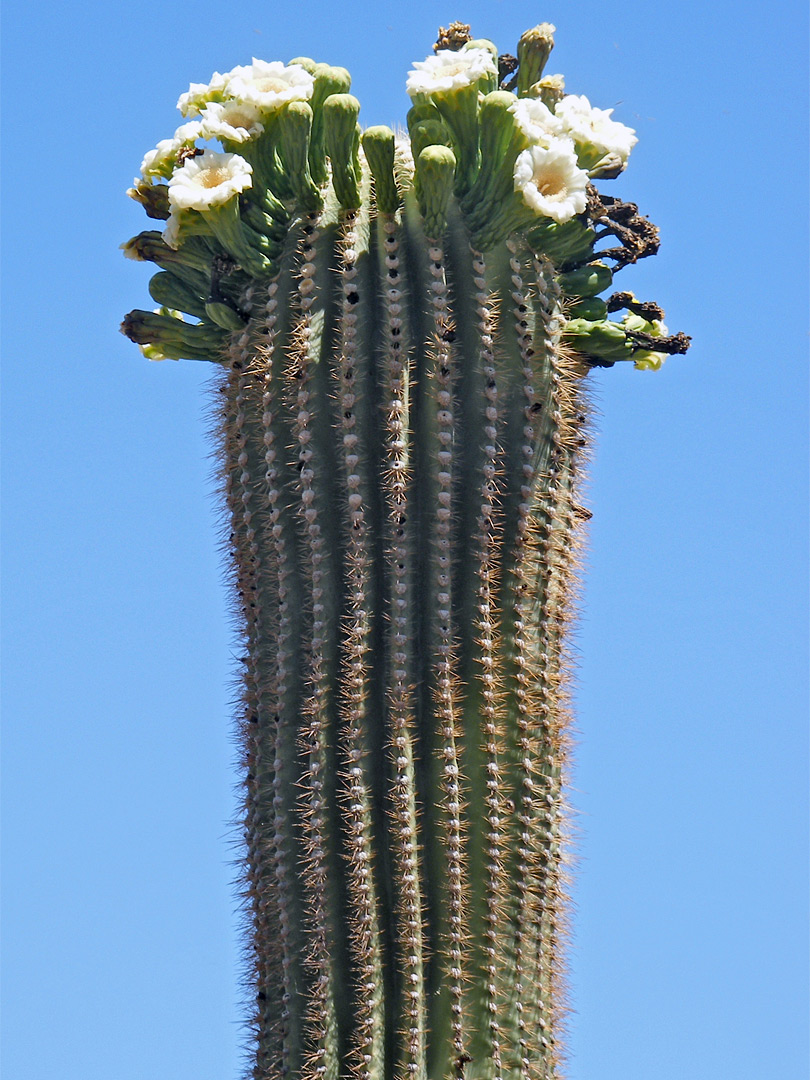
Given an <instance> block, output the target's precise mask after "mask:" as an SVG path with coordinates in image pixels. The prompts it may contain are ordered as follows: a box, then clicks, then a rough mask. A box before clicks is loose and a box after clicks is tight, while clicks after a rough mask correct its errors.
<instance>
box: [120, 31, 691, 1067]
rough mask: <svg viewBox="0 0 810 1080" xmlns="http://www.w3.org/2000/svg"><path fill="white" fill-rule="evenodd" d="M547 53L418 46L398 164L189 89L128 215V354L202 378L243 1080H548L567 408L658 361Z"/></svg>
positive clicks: (245, 104)
mask: <svg viewBox="0 0 810 1080" xmlns="http://www.w3.org/2000/svg"><path fill="white" fill-rule="evenodd" d="M553 30H554V28H553V27H552V26H550V25H549V24H547V23H544V24H541V25H540V26H537V27H535V28H534V29H532V30H530V31H527V32H526V33H525V34H524V35H523V36H522V37H521V39H520V42H519V43H518V47H517V57H516V58H515V57H513V56H509V55H499V54H498V50H497V49H496V47H495V46H494V45H493V44H492V42H490V41H487V40H483V39H478V40H475V39H472V37H471V35H470V33H469V27H467V26H464V25H463V24H459V23H454V24H453V25H452V26H451V27H450V28H449V29H444V28H443V29H442V30H441V31H440V35H439V41H438V42H437V45H436V47H435V50H434V54H433V55H431V56H429V57H428V58H427V59H426V60H424V61H422V62H419V63H416V64H415V65H414V68H413V70H412V71H411V72H410V75H409V77H408V82H407V90H408V94H409V95H410V98H411V106H410V110H409V112H408V114H407V135H406V134H400V135H397V134H395V133H394V132H393V131H392V130H390V129H389V128H387V127H381V126H377V127H371V128H368V129H366V130H365V131H363V130H362V129H361V127H360V126H359V124H358V115H359V113H360V102H359V101H358V100H357V99H356V98H355V97H354V96H353V95H352V94H351V93H350V85H351V79H350V76H349V73H348V72H347V71H346V70H345V69H344V68H341V67H333V66H330V65H329V64H325V63H318V62H315V61H314V60H311V59H309V58H307V57H298V58H296V59H294V60H292V61H290V62H289V63H288V64H283V63H280V62H273V63H267V62H264V61H261V60H253V62H252V64H251V65H249V66H243V67H237V68H235V69H234V70H233V71H230V72H228V73H227V74H219V73H216V74H215V75H214V76H212V78H211V80H210V82H209V83H208V84H194V85H192V86H191V87H190V88H189V90H188V92H187V93H185V94H183V95H182V97H181V98H180V101H179V103H178V105H179V108H180V110H181V112H182V113H183V115H184V117H185V122H184V123H183V125H182V126H181V127H180V128H178V130H177V132H176V133H175V135H174V137H173V138H172V139H167V140H164V141H163V142H161V143H159V144H158V146H157V147H156V148H155V149H154V150H153V151H151V152H150V153H148V154H147V155H146V157H145V158H144V160H143V163H142V166H141V177H140V178H139V179H137V180H136V181H135V183H134V185H133V187H132V188H131V189H130V191H129V194H130V196H131V197H132V198H134V199H136V200H137V201H138V202H140V203H141V204H142V205H143V207H144V209H145V211H146V213H147V215H148V216H149V217H150V218H152V219H153V220H154V221H155V222H156V223H162V228H161V229H160V230H159V229H154V230H150V231H146V232H142V233H140V234H139V235H138V236H136V237H134V238H133V239H132V240H130V241H129V242H128V243H126V244H125V245H124V251H125V254H127V255H128V256H129V257H131V258H134V259H139V260H147V261H151V262H154V263H155V264H157V266H158V268H159V269H158V272H157V273H156V274H155V275H154V276H153V278H152V280H151V282H150V285H149V289H150V292H151V295H152V297H153V299H154V301H155V302H156V303H157V304H158V309H157V310H156V311H140V310H136V311H133V312H131V313H130V314H129V315H128V316H127V317H126V319H125V321H124V324H123V330H124V332H125V333H126V334H127V335H128V336H129V337H130V338H132V340H133V341H135V342H137V343H138V344H139V345H140V346H141V348H142V350H143V352H144V353H145V355H146V356H148V357H149V358H150V359H166V358H173V359H180V358H190V359H198V360H209V361H212V362H214V363H215V364H217V365H221V368H222V374H221V381H220V383H219V385H218V391H217V393H218V399H219V400H220V401H221V407H220V416H221V436H220V439H221V448H222V475H223V485H224V492H225V498H226V500H227V505H228V509H229V516H230V525H229V533H228V545H229V548H230V551H231V553H232V557H233V584H234V588H235V591H236V595H237V597H238V603H239V609H240V611H241V627H240V629H241V633H242V635H243V638H244V644H245V649H244V652H245V661H244V672H243V708H242V710H241V713H240V716H239V738H240V745H241V748H242V754H243V764H244V807H243V814H242V818H241V828H242V830H243V836H244V845H245V859H244V881H243V884H244V889H243V895H244V903H245V911H246V917H247V920H248V923H249V935H250V949H249V955H250V961H249V973H248V977H249V986H250V992H251V996H252V998H253V1002H254V1005H253V1008H252V1012H251V1017H250V1022H251V1025H252V1034H253V1044H252V1050H251V1053H252V1059H251V1060H252V1063H251V1075H252V1076H253V1077H254V1078H255V1080H268V1078H271V1077H278V1078H287V1077H289V1078H296V1080H298V1078H301V1080H320V1078H324V1077H325V1078H327V1080H337V1078H338V1077H344V1076H350V1075H351V1076H356V1077H360V1078H364V1080H389V1078H396V1080H400V1078H405V1077H408V1078H410V1080H427V1078H428V1077H430V1078H431V1080H442V1078H445V1077H447V1078H459V1077H466V1078H467V1080H503V1078H506V1077H509V1078H511V1080H528V1078H529V1077H540V1076H542V1077H545V1078H551V1077H554V1076H557V1075H559V1069H560V1067H561V1062H562V1061H563V1052H562V1035H563V1030H564V1015H565V1007H564V994H563V987H562V982H563V978H562V974H563V973H562V963H561V942H562V939H563V937H564V931H565V915H566V905H565V895H566V893H565V846H564V839H565V815H564V813H563V807H564V775H565V765H566V760H567V754H568V734H567V732H568V720H567V716H568V710H567V703H566V702H567V699H566V673H567V668H568V660H567V648H566V636H565V631H566V627H567V625H568V622H569V620H570V611H571V596H572V592H573V588H574V580H573V568H574V562H575V558H574V556H575V551H576V538H577V529H578V525H579V523H580V522H581V521H582V520H583V519H584V518H585V517H587V514H586V512H584V511H583V510H582V508H581V506H580V505H579V502H578V498H577V479H578V474H579V469H580V463H581V458H582V452H583V448H584V446H585V444H586V441H587V437H586V433H585V430H586V429H585V424H586V415H587V409H586V399H585V394H584V392H583V384H584V380H585V379H586V377H587V375H588V372H589V371H590V370H591V369H592V368H593V367H594V366H608V367H609V366H611V365H613V364H614V363H616V362H617V361H620V360H626V361H629V362H631V363H633V364H634V365H635V366H636V367H637V368H639V369H643V368H652V369H655V368H659V367H660V366H661V364H662V362H663V360H664V359H665V357H666V355H667V354H670V353H676V352H683V351H684V350H685V348H686V347H687V345H688V339H687V338H685V337H684V335H674V336H670V335H669V334H668V332H667V329H666V327H665V326H664V324H663V321H662V319H663V313H662V312H661V310H660V309H659V308H658V307H657V306H656V305H655V304H651V303H642V302H639V301H638V300H636V298H635V297H634V296H633V294H632V293H629V292H617V293H613V294H612V295H611V296H609V297H608V298H607V299H604V298H602V297H601V295H600V294H602V293H605V292H606V291H607V290H608V289H609V288H610V286H611V283H612V280H613V276H614V273H615V272H616V271H617V270H619V269H621V268H623V267H624V266H626V265H627V264H629V263H633V262H636V261H637V260H638V259H639V258H642V257H644V256H646V255H650V254H653V253H654V252H655V251H656V250H657V247H658V237H657V231H656V229H655V227H654V226H653V225H651V224H650V223H649V221H647V220H646V219H645V218H643V217H641V216H640V215H639V213H638V208H637V207H636V206H634V205H633V204H629V203H624V202H621V201H620V200H618V199H615V198H612V197H610V196H607V195H603V194H601V193H600V192H599V191H597V189H596V187H595V186H594V183H593V182H594V181H595V180H602V179H609V178H611V177H615V176H616V175H618V174H619V173H620V172H621V171H622V170H623V169H624V167H625V165H626V163H627V159H628V155H629V154H630V152H631V150H632V147H633V146H634V144H635V142H636V137H635V134H634V132H633V131H632V130H631V129H629V128H627V127H625V126H624V125H623V124H620V123H618V122H617V121H615V120H613V119H612V118H611V115H610V111H602V110H600V109H596V108H593V107H591V105H590V103H589V102H588V100H587V98H585V97H582V96H576V95H567V94H566V93H565V91H564V83H563V79H562V77H561V76H558V75H545V74H544V69H545V65H546V63H547V61H548V58H549V55H550V53H551V50H552V46H553ZM212 142H213V143H216V144H218V145H217V147H216V148H212V146H211V143H212ZM616 311H624V312H625V314H624V316H623V317H622V319H621V320H611V319H610V317H609V315H610V313H612V312H616Z"/></svg>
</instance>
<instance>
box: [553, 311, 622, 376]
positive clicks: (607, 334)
mask: <svg viewBox="0 0 810 1080" xmlns="http://www.w3.org/2000/svg"><path fill="white" fill-rule="evenodd" d="M563 338H564V339H565V341H566V342H567V344H569V345H570V346H571V347H572V348H573V349H575V350H576V351H577V352H579V353H582V355H583V356H585V357H587V358H588V359H589V360H591V362H592V363H595V364H599V365H602V366H610V365H611V364H615V363H616V362H617V361H620V360H632V359H634V357H633V346H632V344H631V342H630V341H628V339H627V336H626V334H625V332H624V329H623V327H621V326H620V325H619V324H618V323H614V322H590V321H589V320H588V319H571V320H570V321H569V322H567V323H566V324H565V326H564V327H563Z"/></svg>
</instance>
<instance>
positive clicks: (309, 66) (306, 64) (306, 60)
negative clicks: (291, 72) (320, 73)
mask: <svg viewBox="0 0 810 1080" xmlns="http://www.w3.org/2000/svg"><path fill="white" fill-rule="evenodd" d="M293 64H297V65H298V66H299V67H302V68H303V69H304V71H308V72H309V73H310V75H314V74H315V72H316V71H317V70H318V68H319V67H322V66H323V65H321V64H316V63H315V61H314V60H312V59H310V57H308V56H296V58H295V59H294V60H290V63H289V64H288V67H289V66H292V65H293Z"/></svg>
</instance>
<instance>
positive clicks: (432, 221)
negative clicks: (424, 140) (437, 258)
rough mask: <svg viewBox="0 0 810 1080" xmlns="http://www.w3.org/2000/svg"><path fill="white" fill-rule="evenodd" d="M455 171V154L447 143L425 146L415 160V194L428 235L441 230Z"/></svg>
mask: <svg viewBox="0 0 810 1080" xmlns="http://www.w3.org/2000/svg"><path fill="white" fill-rule="evenodd" d="M455 174H456V156H455V154H454V153H453V151H452V150H451V149H450V147H449V146H426V147H425V149H424V150H423V151H422V153H421V154H420V155H419V157H418V158H417V160H416V192H417V198H418V199H419V209H420V211H421V213H422V217H423V219H424V223H425V235H426V236H428V237H429V238H430V239H438V238H439V237H440V236H441V235H442V233H443V232H444V229H445V226H446V224H447V206H448V204H449V202H450V198H451V196H452V194H453V182H454V180H455Z"/></svg>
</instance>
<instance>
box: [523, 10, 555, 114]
mask: <svg viewBox="0 0 810 1080" xmlns="http://www.w3.org/2000/svg"><path fill="white" fill-rule="evenodd" d="M555 30H556V27H554V26H552V25H551V23H540V24H539V26H535V27H534V28H533V29H531V30H527V31H526V32H525V33H524V34H523V35H522V36H521V38H520V41H519V42H518V49H517V55H518V85H517V90H518V97H525V96H526V95H527V94H528V93H529V88H530V87H531V86H532V85H533V84H534V83H536V82H538V81H539V80H540V79H541V78H542V77H543V69H544V68H545V66H546V63H547V61H548V58H549V56H550V55H551V50H552V49H553V48H554V31H555Z"/></svg>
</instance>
